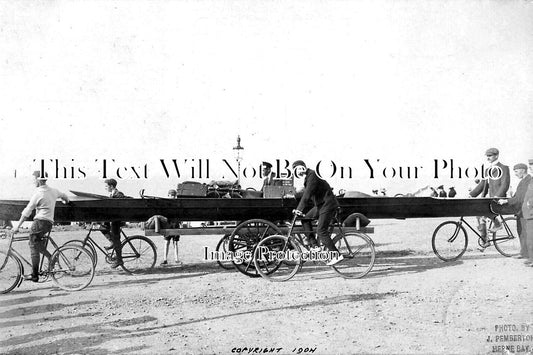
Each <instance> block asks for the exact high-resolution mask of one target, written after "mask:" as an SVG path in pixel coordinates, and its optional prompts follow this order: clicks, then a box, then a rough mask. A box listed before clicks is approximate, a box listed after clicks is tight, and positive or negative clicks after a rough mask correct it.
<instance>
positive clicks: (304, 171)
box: [292, 160, 343, 266]
mask: <svg viewBox="0 0 533 355" xmlns="http://www.w3.org/2000/svg"><path fill="white" fill-rule="evenodd" d="M292 169H293V171H294V174H295V175H296V176H297V177H302V176H305V180H304V192H303V196H302V198H301V199H300V202H299V203H298V207H296V210H295V213H297V214H298V215H300V216H301V215H303V211H304V209H305V208H306V207H307V204H308V202H309V200H312V201H313V204H314V205H315V206H314V207H313V208H312V209H311V210H310V211H309V212H307V213H306V215H305V218H306V219H308V220H304V221H302V226H303V228H304V230H306V231H311V230H312V227H311V221H310V220H309V219H318V225H317V234H318V238H319V239H320V241H321V242H322V244H323V245H324V248H325V249H326V251H329V252H334V253H337V257H333V258H332V259H331V260H330V261H329V262H328V265H330V266H331V265H335V264H337V263H338V262H340V261H341V260H342V259H343V256H342V255H339V254H338V253H339V251H338V250H337V248H336V247H335V244H333V241H332V240H331V238H330V233H329V225H330V223H331V220H332V219H333V217H334V216H335V210H336V209H337V207H339V202H338V201H337V199H336V198H335V195H334V194H333V192H332V191H331V187H330V186H329V184H328V183H327V181H326V180H323V179H322V178H320V177H319V176H318V175H317V174H316V172H315V171H314V170H311V169H308V168H307V167H306V165H305V163H304V162H303V161H302V160H297V161H295V162H294V163H293V164H292ZM308 242H309V245H311V246H312V247H313V246H316V245H317V242H316V239H315V237H314V235H312V234H309V237H308Z"/></svg>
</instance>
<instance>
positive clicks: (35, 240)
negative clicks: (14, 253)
mask: <svg viewBox="0 0 533 355" xmlns="http://www.w3.org/2000/svg"><path fill="white" fill-rule="evenodd" d="M51 230H52V222H50V221H45V220H41V219H36V220H34V221H33V223H32V224H31V229H30V241H29V245H30V255H31V266H32V269H31V274H32V276H38V275H39V261H41V260H40V259H41V254H43V255H44V256H45V257H47V258H48V260H50V257H51V256H52V255H50V253H49V252H48V250H46V244H47V236H48V233H50V231H51Z"/></svg>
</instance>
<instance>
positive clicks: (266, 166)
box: [263, 161, 272, 168]
mask: <svg viewBox="0 0 533 355" xmlns="http://www.w3.org/2000/svg"><path fill="white" fill-rule="evenodd" d="M263 166H264V167H265V168H272V164H270V163H269V162H267V161H264V162H263Z"/></svg>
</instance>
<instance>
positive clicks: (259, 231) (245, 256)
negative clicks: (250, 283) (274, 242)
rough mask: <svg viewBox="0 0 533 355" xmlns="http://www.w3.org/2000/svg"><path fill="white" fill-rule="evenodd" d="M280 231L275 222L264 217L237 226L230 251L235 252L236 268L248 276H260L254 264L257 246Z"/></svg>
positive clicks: (231, 239) (230, 240) (234, 262)
mask: <svg viewBox="0 0 533 355" xmlns="http://www.w3.org/2000/svg"><path fill="white" fill-rule="evenodd" d="M280 233H281V231H280V229H279V228H278V227H277V226H276V225H275V224H274V223H272V222H269V221H267V220H264V219H250V220H247V221H244V222H242V223H241V224H239V225H238V226H237V227H235V229H234V230H233V233H231V236H230V239H229V251H230V252H231V253H233V257H234V260H233V265H234V266H235V268H236V269H237V270H239V272H241V273H243V274H245V275H247V276H250V277H259V276H260V275H259V273H258V272H257V270H256V269H255V265H254V251H255V247H256V245H257V243H259V242H260V241H261V240H262V239H264V238H266V237H268V236H271V235H274V234H280ZM236 261H237V262H236Z"/></svg>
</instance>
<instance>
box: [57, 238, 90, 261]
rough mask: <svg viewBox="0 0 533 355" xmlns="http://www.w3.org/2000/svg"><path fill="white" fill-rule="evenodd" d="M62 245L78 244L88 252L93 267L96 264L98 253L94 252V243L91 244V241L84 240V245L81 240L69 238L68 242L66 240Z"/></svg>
mask: <svg viewBox="0 0 533 355" xmlns="http://www.w3.org/2000/svg"><path fill="white" fill-rule="evenodd" d="M64 245H75V246H78V247H80V248H85V249H86V250H87V251H88V252H89V254H90V255H91V257H92V259H93V265H94V267H96V264H97V263H98V254H97V253H96V249H95V247H94V245H92V243H91V242H86V243H85V245H84V244H83V240H78V239H74V240H69V241H68V242H66V243H65V244H63V245H62V246H64Z"/></svg>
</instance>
